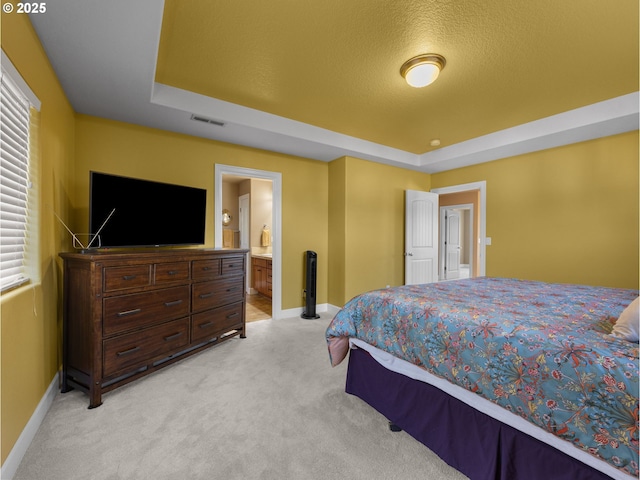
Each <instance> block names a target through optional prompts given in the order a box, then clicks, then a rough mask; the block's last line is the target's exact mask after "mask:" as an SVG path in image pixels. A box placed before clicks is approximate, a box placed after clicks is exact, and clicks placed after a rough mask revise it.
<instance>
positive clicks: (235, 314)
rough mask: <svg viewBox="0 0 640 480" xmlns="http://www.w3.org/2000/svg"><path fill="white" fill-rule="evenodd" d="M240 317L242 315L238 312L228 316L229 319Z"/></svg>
mask: <svg viewBox="0 0 640 480" xmlns="http://www.w3.org/2000/svg"><path fill="white" fill-rule="evenodd" d="M238 315H240V314H239V313H238V312H234V313H231V314H229V315H227V318H233V317H237V316H238Z"/></svg>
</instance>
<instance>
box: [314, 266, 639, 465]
mask: <svg viewBox="0 0 640 480" xmlns="http://www.w3.org/2000/svg"><path fill="white" fill-rule="evenodd" d="M637 296H638V291H636V290H624V289H612V288H604V287H589V286H582V285H568V284H549V283H542V282H534V281H525V280H514V279H504V278H488V277H481V278H473V279H468V280H459V281H455V282H444V283H434V284H427V285H411V286H404V287H397V288H391V289H384V290H376V291H372V292H369V293H365V294H363V295H360V296H357V297H355V298H354V299H352V300H351V301H349V302H348V303H347V304H346V305H345V306H344V308H343V309H342V310H340V312H339V313H338V314H337V315H336V316H335V318H334V319H333V321H332V322H331V324H330V326H329V327H328V329H327V332H326V335H327V342H328V344H329V347H330V349H329V350H330V353H331V354H332V355H333V356H334V358H332V362H333V363H334V364H336V363H339V362H340V361H342V359H343V358H335V356H336V350H335V349H332V348H331V347H332V344H333V343H334V342H342V344H343V345H344V340H345V338H348V337H355V338H359V339H361V340H363V341H365V342H367V343H369V344H371V345H374V346H376V347H378V348H380V349H382V350H385V351H387V352H389V353H391V354H393V355H395V356H396V357H399V358H402V359H404V360H406V361H408V362H411V363H413V364H415V365H418V366H420V367H422V368H425V369H426V370H427V371H429V372H430V373H432V374H434V375H437V376H440V377H443V378H445V379H447V380H449V381H451V382H453V383H455V384H457V385H460V386H462V387H464V388H466V389H468V390H470V391H472V392H475V393H476V394H478V395H481V396H483V397H485V398H487V399H489V400H490V401H492V402H494V403H496V404H498V405H500V406H502V407H504V408H506V409H508V410H510V411H512V412H513V413H515V414H517V415H520V416H521V417H523V418H525V419H527V420H528V421H530V422H532V423H533V424H535V425H537V426H539V427H540V428H543V429H544V430H547V431H549V432H551V433H553V434H555V435H557V436H558V437H561V438H563V439H565V440H567V441H569V442H571V443H572V444H573V445H575V446H576V447H578V448H580V449H583V450H585V451H587V452H589V453H591V454H592V455H595V456H597V457H600V458H601V459H603V460H605V461H606V462H608V463H610V464H611V465H613V466H614V467H616V468H618V469H620V470H622V471H624V472H626V473H628V474H631V475H633V476H635V477H637V476H638V474H639V470H638V431H639V424H638V389H639V385H638V344H637V343H631V342H627V341H624V340H620V339H616V338H614V337H611V336H610V335H608V333H609V332H610V331H611V328H612V326H613V324H614V322H615V320H616V319H617V317H618V316H619V315H620V313H621V312H622V310H624V308H625V307H626V306H627V305H628V304H630V303H631V302H632V301H633V299H634V298H636V297H637ZM338 355H339V357H344V355H346V352H344V354H342V353H340V354H338Z"/></svg>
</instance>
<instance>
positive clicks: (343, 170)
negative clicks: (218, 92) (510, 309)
mask: <svg viewBox="0 0 640 480" xmlns="http://www.w3.org/2000/svg"><path fill="white" fill-rule="evenodd" d="M1 36H2V48H3V49H4V51H5V52H6V53H7V55H8V56H9V58H10V59H11V60H12V62H13V63H14V65H15V66H16V67H17V68H18V70H19V71H20V73H21V74H22V76H23V78H24V79H25V80H26V81H27V83H28V84H29V85H30V87H31V88H32V90H33V91H34V92H35V94H36V95H37V96H38V97H39V99H40V100H41V102H42V108H41V114H40V127H39V138H40V146H39V151H40V164H39V187H38V188H39V195H40V205H39V211H40V219H39V240H40V254H39V270H40V271H39V275H38V278H35V279H34V281H33V282H32V283H31V284H30V285H27V286H23V287H20V288H18V289H15V290H14V291H12V292H9V293H8V294H5V295H3V296H2V298H1V299H0V308H1V310H0V313H1V314H2V316H1V328H0V339H1V340H0V341H1V344H0V348H1V353H0V355H1V377H0V378H1V382H2V383H1V385H0V388H1V396H0V405H1V406H0V409H1V414H0V422H1V424H0V428H1V430H2V434H1V440H2V445H1V458H2V462H3V463H4V461H5V460H6V458H7V455H8V454H9V452H10V451H11V449H12V448H13V446H14V444H15V441H16V440H17V438H18V436H19V435H20V433H21V432H22V430H23V429H24V427H25V425H26V423H27V421H28V420H29V418H30V417H31V415H32V414H33V412H34V410H35V408H36V406H37V404H38V402H39V401H40V400H41V399H42V397H43V395H44V393H45V391H46V388H47V387H48V385H49V384H50V383H51V381H52V379H53V378H54V376H55V374H56V372H57V371H58V369H59V366H60V363H61V357H60V349H61V347H60V343H61V342H60V328H61V327H60V324H61V320H60V318H61V316H60V313H61V293H62V292H61V289H60V285H61V278H60V272H61V270H60V262H59V260H58V257H57V254H58V252H60V251H68V250H70V249H71V247H70V242H69V237H68V234H67V232H66V231H65V230H64V229H63V228H62V227H61V226H60V225H59V224H58V223H57V221H56V220H55V219H54V216H53V211H56V212H57V213H58V214H59V215H60V216H61V217H62V218H63V219H65V220H67V221H69V223H70V226H71V227H72V228H73V229H74V230H75V231H86V229H87V219H88V213H87V209H88V172H89V170H92V169H93V170H100V171H105V172H109V173H115V174H120V175H128V176H134V177H142V178H148V179H152V180H158V181H166V182H171V183H183V184H185V185H192V186H196V187H201V188H206V189H207V191H208V195H209V205H208V207H209V212H213V198H214V196H213V179H214V164H215V163H224V164H227V165H234V166H239V167H246V168H255V169H260V170H268V171H275V172H281V173H282V180H283V191H282V194H283V212H282V214H283V219H282V220H283V232H282V233H283V239H282V241H283V285H282V287H283V298H282V306H283V308H284V309H288V308H295V307H300V306H301V305H302V297H301V292H302V288H303V285H304V278H303V275H304V273H303V252H304V251H306V250H314V251H316V252H317V253H318V292H317V293H318V302H319V303H325V302H329V303H331V304H334V305H338V306H340V305H342V304H344V303H345V302H346V301H347V300H349V298H351V297H352V296H353V295H355V294H357V293H360V292H362V291H364V290H369V289H373V288H381V287H384V286H385V285H400V284H402V283H403V272H404V258H403V256H402V252H403V251H404V191H405V190H406V189H416V190H429V189H430V188H432V187H443V186H450V185H457V184H462V183H469V182H475V181H480V180H486V181H487V234H488V236H491V237H492V239H493V245H492V246H490V247H488V248H487V274H488V275H501V276H515V277H521V278H532V279H540V280H546V281H567V282H576V283H586V284H598V285H610V286H620V287H637V286H638V216H639V215H638V132H633V133H628V134H623V135H617V136H614V137H609V138H604V139H599V140H593V141H590V142H584V143H580V144H577V145H570V146H566V147H561V148H556V149H552V150H547V151H542V152H536V153H532V154H528V155H522V156H519V157H515V158H510V159H505V160H500V161H496V162H491V163H488V164H483V165H478V166H474V167H468V168H464V169H458V170H454V171H451V172H445V173H441V174H436V175H432V176H430V175H428V174H421V173H417V172H414V171H409V170H404V169H401V168H395V167H389V166H385V165H380V164H376V163H372V162H366V161H363V160H358V159H354V158H349V157H345V158H341V159H339V160H336V161H334V162H331V163H330V164H327V163H324V162H317V161H312V160H307V159H301V158H296V157H290V156H286V155H280V154H275V153H270V152H265V151H260V150H255V149H250V148H244V147H238V146H234V145H229V144H223V143H220V142H213V141H208V140H203V139H198V138H195V137H189V136H185V135H178V134H172V133H167V132H163V131H158V130H154V129H149V128H144V127H138V126H134V125H130V124H123V123H119V122H113V121H109V120H103V119H98V118H95V117H88V116H83V115H79V116H75V117H74V114H73V111H72V109H71V107H70V106H69V104H68V101H67V99H66V97H65V95H64V93H63V91H62V89H61V88H60V85H59V83H58V81H57V79H56V76H55V74H54V72H53V70H52V68H51V66H50V65H49V62H48V60H47V58H46V55H45V53H44V51H43V49H42V47H41V45H40V43H39V41H38V38H37V36H36V35H35V33H34V31H33V29H32V27H31V25H30V23H29V21H28V17H26V16H23V15H2V32H1ZM216 228H217V226H216ZM213 238H214V225H213V214H212V213H211V214H210V215H209V218H208V220H207V232H206V241H207V244H208V245H209V246H212V245H213Z"/></svg>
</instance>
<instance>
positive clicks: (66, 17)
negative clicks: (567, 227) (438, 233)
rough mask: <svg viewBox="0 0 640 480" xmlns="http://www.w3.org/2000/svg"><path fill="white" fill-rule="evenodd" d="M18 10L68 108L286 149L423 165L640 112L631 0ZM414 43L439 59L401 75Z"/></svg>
mask: <svg viewBox="0 0 640 480" xmlns="http://www.w3.org/2000/svg"><path fill="white" fill-rule="evenodd" d="M29 17H30V20H31V23H32V24H33V26H34V29H35V31H36V33H37V35H38V36H39V38H40V41H41V42H42V45H43V47H44V49H45V51H46V53H47V56H48V58H49V60H50V61H51V64H52V66H53V68H54V70H55V72H56V74H57V76H58V79H59V81H60V83H61V85H62V87H63V89H64V91H65V93H66V95H67V98H68V99H69V101H70V103H71V105H72V106H73V108H74V110H75V111H76V112H78V113H81V114H86V115H92V116H96V117H101V118H107V119H113V120H117V121H121V122H127V123H132V124H137V125H144V126H148V127H152V128H156V129H161V130H167V131H172V132H179V133H183V134H187V135H193V136H197V137H202V138H207V139H212V140H217V141H221V142H228V143H232V144H238V145H244V146H247V147H254V148H260V149H264V150H269V151H274V152H279V153H283V154H288V155H293V156H297V157H304V158H310V159H315V160H321V161H331V160H333V159H335V158H339V157H342V156H345V155H348V156H354V157H357V158H361V159H364V160H370V161H375V162H381V163H386V164H389V165H395V166H400V167H403V168H410V169H415V170H419V171H424V172H429V173H433V172H438V171H444V170H449V169H452V168H459V167H462V166H466V165H472V164H475V163H479V162H486V161H491V160H495V159H498V158H505V157H509V156H515V155H520V154H523V153H527V152H531V151H536V150H540V149H546V148H553V147H557V146H561V145H566V144H569V143H574V142H580V141H585V140H589V139H592V138H598V137H601V136H606V135H614V134H617V133H622V132H625V131H631V130H637V129H638V126H639V123H640V93H639V92H638V87H639V84H638V60H639V53H638V42H639V41H638V21H639V12H638V1H637V0H615V1H614V2H605V1H603V0H561V1H558V0H554V1H549V0H536V1H534V2H531V1H524V0H517V1H514V0H478V1H470V0H439V1H433V0H322V1H320V0H305V1H294V0H270V1H269V2H265V1H253V2H248V1H246V0H236V1H228V0H227V1H223V0H165V1H162V0H135V1H131V0H108V1H105V0H52V1H50V2H48V3H47V12H46V14H44V15H38V14H31V15H30V16H29ZM4 44H5V38H4V37H3V45H4ZM423 53H439V54H441V55H444V56H445V57H446V59H447V65H446V67H445V69H444V70H443V72H442V74H441V75H440V78H439V79H438V80H437V81H436V82H435V83H434V84H432V85H430V86H428V87H426V88H423V89H414V88H412V87H409V86H408V85H406V84H405V83H404V81H403V79H402V77H401V76H400V73H399V71H400V66H401V65H402V63H403V62H404V61H405V60H407V59H409V58H411V57H413V56H415V55H418V54H423ZM192 114H197V115H198V116H203V117H206V118H210V119H214V120H218V121H220V122H221V123H224V126H222V127H220V126H215V125H212V124H208V123H202V122H195V121H192V120H191V118H192ZM433 139H439V140H440V145H439V146H438V147H432V146H430V142H431V141H432V140H433Z"/></svg>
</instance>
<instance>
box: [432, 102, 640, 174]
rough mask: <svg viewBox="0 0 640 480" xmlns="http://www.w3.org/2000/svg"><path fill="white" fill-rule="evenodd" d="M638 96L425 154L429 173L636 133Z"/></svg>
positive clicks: (546, 119)
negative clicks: (610, 136) (626, 133)
mask: <svg viewBox="0 0 640 480" xmlns="http://www.w3.org/2000/svg"><path fill="white" fill-rule="evenodd" d="M639 105H640V93H639V92H634V93H630V94H628V95H623V96H620V97H616V98H612V99H610V100H605V101H603V102H599V103H594V104H593V105H587V106H586V107H581V108H577V109H575V110H570V111H568V112H564V113H559V114H557V115H553V116H551V117H547V118H543V119H540V120H536V121H533V122H529V123H525V124H523V125H518V126H516V127H512V128H508V129H505V130H501V131H499V132H494V133H490V134H489V135H484V136H482V137H478V138H474V139H471V140H468V141H466V142H461V143H458V144H456V145H451V146H448V147H443V148H440V149H438V150H434V151H433V152H428V153H425V154H423V155H421V157H420V166H421V167H422V168H423V169H424V171H426V172H429V173H436V172H442V171H445V170H451V169H453V168H460V167H466V166H470V165H475V164H478V163H484V162H490V161H493V160H498V159H500V158H506V157H513V156H516V155H522V154H524V153H530V152H535V151H538V150H546V149H548V148H555V147H559V146H562V145H569V144H572V143H578V142H584V141H587V140H593V139H596V138H601V137H606V136H609V135H617V134H619V133H625V132H630V131H633V130H638V127H639V123H640V122H639V118H640V117H639V113H640V109H639Z"/></svg>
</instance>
